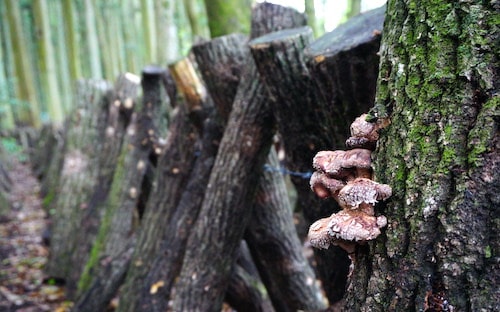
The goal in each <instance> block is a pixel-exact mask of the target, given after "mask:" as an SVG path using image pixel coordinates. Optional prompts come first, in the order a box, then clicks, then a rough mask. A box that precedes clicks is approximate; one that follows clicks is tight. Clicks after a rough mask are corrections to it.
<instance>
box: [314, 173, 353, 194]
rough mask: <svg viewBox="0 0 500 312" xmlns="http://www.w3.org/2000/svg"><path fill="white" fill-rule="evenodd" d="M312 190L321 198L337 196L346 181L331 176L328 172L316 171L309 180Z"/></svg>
mask: <svg viewBox="0 0 500 312" xmlns="http://www.w3.org/2000/svg"><path fill="white" fill-rule="evenodd" d="M309 185H310V186H311V190H312V191H313V192H314V193H316V195H318V196H319V197H320V198H328V197H336V196H337V194H338V192H339V191H340V190H341V189H342V188H343V187H344V185H345V183H344V182H343V181H341V180H337V179H334V178H330V177H329V176H328V175H327V174H326V173H324V172H320V171H315V172H314V173H313V174H312V176H311V179H310V180H309Z"/></svg>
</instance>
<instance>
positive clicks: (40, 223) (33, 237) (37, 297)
mask: <svg viewBox="0 0 500 312" xmlns="http://www.w3.org/2000/svg"><path fill="white" fill-rule="evenodd" d="M9 163H10V164H9V165H10V170H9V176H10V178H11V180H12V185H11V192H10V194H9V202H10V204H11V209H10V213H9V214H8V215H6V216H1V217H0V261H1V262H0V312H11V311H12V312H14V311H16V312H38V311H55V312H64V311H69V308H70V306H71V302H68V301H66V300H65V297H64V288H63V287H60V286H57V285H54V283H53V281H52V280H50V279H48V280H47V279H46V278H45V276H44V273H43V268H44V266H45V263H46V262H47V257H48V247H47V246H46V245H45V244H44V241H43V234H44V231H45V230H46V227H47V218H46V212H45V210H44V209H43V208H42V202H41V200H40V197H39V194H38V193H39V190H40V185H39V183H38V180H37V179H36V178H35V177H34V176H33V173H32V171H31V168H30V167H29V165H27V164H25V163H21V162H19V161H17V160H12V161H11V162H10V161H9Z"/></svg>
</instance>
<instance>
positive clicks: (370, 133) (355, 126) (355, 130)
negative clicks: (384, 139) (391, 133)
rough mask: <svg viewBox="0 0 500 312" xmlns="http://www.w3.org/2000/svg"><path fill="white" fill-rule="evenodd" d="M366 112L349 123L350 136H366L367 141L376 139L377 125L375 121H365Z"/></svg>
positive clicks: (377, 136)
mask: <svg viewBox="0 0 500 312" xmlns="http://www.w3.org/2000/svg"><path fill="white" fill-rule="evenodd" d="M367 116H368V114H362V115H361V116H359V117H358V118H356V119H355V120H354V122H353V123H352V124H351V136H352V137H358V138H366V139H367V140H368V141H377V140H378V138H379V135H378V132H377V130H378V129H379V126H378V124H377V123H375V122H368V121H366V117H367Z"/></svg>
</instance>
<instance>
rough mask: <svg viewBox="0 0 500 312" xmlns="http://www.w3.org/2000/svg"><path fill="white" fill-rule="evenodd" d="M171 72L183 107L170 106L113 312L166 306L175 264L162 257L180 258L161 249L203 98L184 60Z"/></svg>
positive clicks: (186, 173)
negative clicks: (165, 132) (170, 116)
mask: <svg viewBox="0 0 500 312" xmlns="http://www.w3.org/2000/svg"><path fill="white" fill-rule="evenodd" d="M171 69H173V71H176V70H177V71H183V73H182V74H181V73H179V72H177V73H172V76H173V77H174V79H176V80H177V83H176V85H177V86H180V90H179V91H180V92H181V93H182V94H183V95H184V98H185V104H181V103H178V105H177V107H176V110H177V111H178V113H177V114H176V115H175V116H174V118H173V123H172V125H171V128H170V133H169V137H168V139H167V144H166V146H165V148H164V152H163V154H162V155H161V157H160V159H159V163H158V168H157V175H158V178H157V182H156V187H155V188H154V189H153V193H152V194H151V198H150V199H149V200H148V204H147V205H146V209H145V211H144V216H143V218H142V220H141V225H140V228H139V231H138V238H137V247H136V251H135V253H134V255H133V258H132V263H131V266H130V268H129V272H128V274H127V278H126V280H125V284H124V289H123V291H122V297H121V301H120V305H119V307H118V310H119V311H140V310H147V311H158V310H165V308H166V303H167V302H166V299H165V296H162V294H163V292H164V291H165V289H166V287H167V286H168V284H167V282H168V280H167V278H172V277H171V276H172V275H171V274H170V273H171V271H169V270H174V269H175V267H172V266H171V264H175V262H173V263H170V262H167V263H169V265H168V266H165V265H163V263H164V262H163V261H164V259H163V257H170V258H172V257H173V258H174V259H175V257H177V256H182V254H180V255H178V254H177V253H170V252H168V249H166V248H165V247H164V245H165V244H168V243H169V242H170V241H171V240H172V237H175V233H174V234H173V235H170V233H171V231H172V230H173V227H172V226H169V224H170V223H172V221H174V220H176V219H175V218H176V217H175V214H176V213H177V209H176V207H177V206H178V205H179V202H180V201H181V200H182V194H183V192H184V190H185V189H186V188H187V187H189V185H188V182H189V181H190V176H191V175H192V172H194V169H193V165H194V163H195V161H197V160H198V158H199V156H198V157H197V155H196V153H198V152H199V150H198V149H199V148H200V146H196V144H195V143H196V142H197V141H198V136H199V128H196V126H195V125H194V124H195V123H193V119H196V120H200V119H201V120H202V119H203V117H202V116H203V114H204V106H205V105H206V104H207V103H206V101H207V98H206V92H204V91H203V86H201V85H200V81H199V80H197V77H196V75H195V73H194V70H193V69H192V65H190V62H189V59H187V58H186V59H183V60H180V61H179V62H178V63H177V65H176V66H173V67H171ZM186 80H189V82H188V81H186ZM207 106H210V105H207ZM201 151H203V149H202V150H201ZM178 221H179V222H181V220H178ZM172 224H174V223H172ZM180 252H182V249H181V250H180ZM153 272H156V273H157V274H154V273H153ZM158 285H161V287H160V286H158Z"/></svg>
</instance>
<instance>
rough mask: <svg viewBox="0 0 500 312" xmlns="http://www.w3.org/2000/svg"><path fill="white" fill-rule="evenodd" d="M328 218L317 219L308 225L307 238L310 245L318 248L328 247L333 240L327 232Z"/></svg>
mask: <svg viewBox="0 0 500 312" xmlns="http://www.w3.org/2000/svg"><path fill="white" fill-rule="evenodd" d="M329 223H330V218H323V219H319V220H317V221H316V222H314V223H313V224H311V226H310V227H309V233H308V234H307V239H308V241H309V243H310V244H311V246H313V247H315V248H318V249H328V247H330V244H331V243H332V241H333V237H332V236H330V235H329V234H328V224H329Z"/></svg>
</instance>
